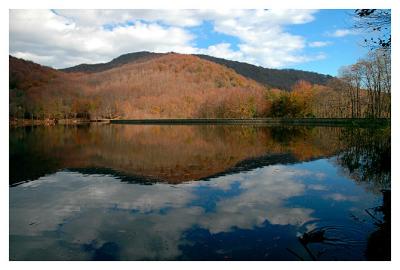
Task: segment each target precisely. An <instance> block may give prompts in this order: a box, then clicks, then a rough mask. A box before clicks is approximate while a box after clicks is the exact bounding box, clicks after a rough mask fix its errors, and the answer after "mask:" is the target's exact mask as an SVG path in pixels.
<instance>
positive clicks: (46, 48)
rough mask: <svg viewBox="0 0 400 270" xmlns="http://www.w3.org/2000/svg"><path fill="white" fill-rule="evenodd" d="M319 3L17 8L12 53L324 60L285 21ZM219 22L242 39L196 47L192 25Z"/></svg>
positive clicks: (49, 59)
mask: <svg viewBox="0 0 400 270" xmlns="http://www.w3.org/2000/svg"><path fill="white" fill-rule="evenodd" d="M315 12H316V11H315V10H55V11H51V10H11V11H10V54H12V55H15V56H17V57H18V56H19V57H23V58H26V59H30V60H33V61H37V62H39V63H41V64H45V65H50V66H53V67H57V68H60V67H67V66H71V65H76V64H80V63H83V62H85V63H98V62H106V61H109V60H111V59H112V58H115V57H118V56H119V55H121V54H123V53H129V52H135V51H143V50H147V51H154V52H168V51H175V52H179V53H205V54H210V55H213V56H217V57H223V58H227V59H231V60H237V61H244V62H249V63H252V64H256V65H262V66H265V67H282V66H285V65H291V64H296V63H301V62H306V61H312V60H318V59H320V57H319V56H318V55H307V54H304V52H303V49H304V48H305V47H306V45H307V41H306V39H305V38H304V37H302V36H300V35H293V34H291V33H289V32H288V31H286V29H285V26H287V25H292V24H304V23H308V22H311V21H313V20H314V17H313V14H314V13H315ZM205 21H208V22H211V23H212V25H213V30H214V31H215V32H217V33H221V34H225V35H229V36H233V37H235V38H237V39H238V44H237V47H235V48H234V47H233V46H232V44H229V43H226V42H224V43H219V44H212V45H210V46H209V47H208V48H199V47H196V46H195V45H194V44H195V40H196V36H195V35H194V34H193V33H191V27H193V26H200V25H201V24H202V23H204V22H205Z"/></svg>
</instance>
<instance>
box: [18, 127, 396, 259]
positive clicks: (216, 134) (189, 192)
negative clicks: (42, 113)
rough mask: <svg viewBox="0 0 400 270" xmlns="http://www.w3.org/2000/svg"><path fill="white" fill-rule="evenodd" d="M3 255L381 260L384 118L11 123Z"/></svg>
mask: <svg viewBox="0 0 400 270" xmlns="http://www.w3.org/2000/svg"><path fill="white" fill-rule="evenodd" d="M10 259H11V260H368V259H369V260H371V259H372V260H388V259H390V128H379V129H355V128H337V127H335V128H333V127H287V126H275V127H266V126H238V125H229V126H223V125H208V126H207V125H194V126H168V125H82V126H69V127H68V126H54V127H36V128H32V127H29V128H17V129H11V130H10Z"/></svg>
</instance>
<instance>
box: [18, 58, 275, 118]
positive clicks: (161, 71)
mask: <svg viewBox="0 0 400 270" xmlns="http://www.w3.org/2000/svg"><path fill="white" fill-rule="evenodd" d="M10 70H11V72H10V116H11V117H16V118H33V119H37V118H38V119H43V118H57V119H60V118H76V117H78V118H91V119H97V118H121V117H125V118H169V117H182V118H190V117H257V116H263V115H265V114H266V111H267V109H268V108H267V106H268V104H267V103H266V102H265V94H266V89H265V87H264V86H262V85H260V84H258V83H257V82H254V81H252V80H249V79H247V78H245V77H243V76H241V75H239V74H237V73H235V72H234V71H233V70H231V69H228V68H226V67H224V66H221V65H218V64H215V63H212V62H209V61H206V60H202V59H200V58H198V57H195V56H190V55H179V54H167V55H163V56H162V57H158V58H154V59H149V60H148V61H139V62H134V63H131V64H126V65H123V66H120V67H117V68H113V69H109V70H106V71H103V72H96V73H65V72H61V71H57V70H54V69H50V68H47V67H42V66H40V65H37V64H34V63H32V62H28V61H24V60H21V59H16V58H14V57H10ZM26 74H28V75H29V76H25V75H26Z"/></svg>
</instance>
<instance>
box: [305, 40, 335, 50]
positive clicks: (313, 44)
mask: <svg viewBox="0 0 400 270" xmlns="http://www.w3.org/2000/svg"><path fill="white" fill-rule="evenodd" d="M331 44H332V42H330V41H313V42H309V43H308V46H310V47H314V48H320V47H325V46H328V45H331Z"/></svg>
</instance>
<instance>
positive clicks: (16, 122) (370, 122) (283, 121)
mask: <svg viewBox="0 0 400 270" xmlns="http://www.w3.org/2000/svg"><path fill="white" fill-rule="evenodd" d="M390 122H391V119H390V118H375V119H372V118H159V119H92V120H89V119H61V120H57V121H56V120H54V119H46V120H30V119H12V120H10V121H9V126H10V127H25V126H54V125H79V124H90V123H105V124H122V125H207V124H209V125H297V126H354V127H363V126H367V127H368V126H386V125H390Z"/></svg>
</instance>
